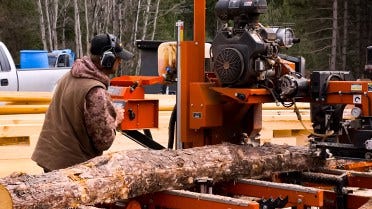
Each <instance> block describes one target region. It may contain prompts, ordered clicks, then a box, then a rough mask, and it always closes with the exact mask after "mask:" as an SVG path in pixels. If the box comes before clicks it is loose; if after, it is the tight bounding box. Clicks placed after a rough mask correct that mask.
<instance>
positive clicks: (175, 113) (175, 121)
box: [168, 104, 177, 149]
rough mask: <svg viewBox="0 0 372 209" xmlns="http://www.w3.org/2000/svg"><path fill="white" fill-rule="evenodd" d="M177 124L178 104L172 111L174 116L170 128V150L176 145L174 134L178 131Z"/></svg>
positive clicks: (170, 121)
mask: <svg viewBox="0 0 372 209" xmlns="http://www.w3.org/2000/svg"><path fill="white" fill-rule="evenodd" d="M176 123H177V104H175V105H174V108H173V110H172V114H171V116H170V118H169V126H168V149H173V145H174V133H175V129H176Z"/></svg>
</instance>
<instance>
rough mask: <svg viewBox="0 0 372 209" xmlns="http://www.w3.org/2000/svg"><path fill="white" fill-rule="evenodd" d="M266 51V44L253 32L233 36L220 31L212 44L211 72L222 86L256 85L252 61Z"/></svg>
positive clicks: (244, 31) (243, 32)
mask: <svg viewBox="0 0 372 209" xmlns="http://www.w3.org/2000/svg"><path fill="white" fill-rule="evenodd" d="M265 51H266V44H265V42H264V41H263V40H262V39H261V37H260V36H259V34H257V33H256V32H255V31H247V30H243V31H242V32H241V33H239V34H235V35H234V36H231V35H229V33H228V32H226V31H222V32H220V33H219V34H217V36H216V38H215V39H214V41H213V43H212V53H213V55H214V60H213V62H214V65H213V70H214V71H215V72H216V74H217V76H218V78H219V80H220V82H221V83H222V85H224V86H247V85H249V84H256V83H257V82H256V80H257V75H256V72H255V70H254V60H255V58H256V57H258V55H259V54H263V53H265Z"/></svg>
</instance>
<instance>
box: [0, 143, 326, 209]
mask: <svg viewBox="0 0 372 209" xmlns="http://www.w3.org/2000/svg"><path fill="white" fill-rule="evenodd" d="M322 163H323V162H322V161H321V160H319V159H318V158H316V157H313V156H312V155H311V154H310V152H308V149H307V148H305V147H291V146H286V145H275V146H274V145H264V146H261V147H249V146H245V145H232V144H220V145H213V146H204V147H196V148H190V149H184V150H158V151H156V150H144V149H140V150H126V151H121V152H114V153H108V154H105V155H102V156H99V157H96V158H94V159H91V160H89V161H87V162H85V163H82V164H78V165H75V166H72V167H69V168H66V169H61V170H56V171H53V172H50V173H45V174H41V175H27V174H24V173H18V174H17V173H15V174H13V175H11V176H8V177H5V178H2V179H0V203H8V205H9V204H10V203H11V204H12V205H13V207H14V208H16V209H27V208H56V209H57V208H68V207H72V208H74V207H75V208H76V207H79V206H80V205H94V204H98V203H112V202H115V201H117V200H123V199H128V198H131V197H136V196H139V195H143V194H147V193H152V192H157V191H162V190H169V189H188V188H191V187H192V186H193V185H194V180H195V179H196V178H199V177H209V178H213V180H214V181H215V182H221V181H227V180H231V179H235V178H239V177H245V178H250V177H258V176H269V175H270V174H271V173H272V172H275V171H289V170H308V169H310V168H314V167H316V166H321V165H322ZM1 185H2V186H1ZM5 205H6V204H5ZM8 208H11V207H9V206H8V207H5V209H8Z"/></svg>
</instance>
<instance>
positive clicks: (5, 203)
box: [0, 185, 13, 209]
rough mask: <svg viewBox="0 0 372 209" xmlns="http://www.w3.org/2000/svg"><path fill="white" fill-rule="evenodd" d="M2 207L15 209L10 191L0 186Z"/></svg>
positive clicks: (0, 203)
mask: <svg viewBox="0 0 372 209" xmlns="http://www.w3.org/2000/svg"><path fill="white" fill-rule="evenodd" d="M0 205H1V208H2V209H12V208H13V202H12V197H11V196H10V193H9V192H8V190H7V189H6V188H5V187H4V186H2V185H0Z"/></svg>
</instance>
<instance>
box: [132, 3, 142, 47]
mask: <svg viewBox="0 0 372 209" xmlns="http://www.w3.org/2000/svg"><path fill="white" fill-rule="evenodd" d="M140 11H141V0H138V5H137V14H136V21H135V24H134V34H133V35H134V38H133V44H135V43H134V42H135V41H136V40H137V35H138V24H139V15H140Z"/></svg>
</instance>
